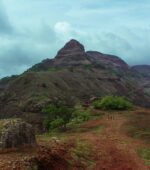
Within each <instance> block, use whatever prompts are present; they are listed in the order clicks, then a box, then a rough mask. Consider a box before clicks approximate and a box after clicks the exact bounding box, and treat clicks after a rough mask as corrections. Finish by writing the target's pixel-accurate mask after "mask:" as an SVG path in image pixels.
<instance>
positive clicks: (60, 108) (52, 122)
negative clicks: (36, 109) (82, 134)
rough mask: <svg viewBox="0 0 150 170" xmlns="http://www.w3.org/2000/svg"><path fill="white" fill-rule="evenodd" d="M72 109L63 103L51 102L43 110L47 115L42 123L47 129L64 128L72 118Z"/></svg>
mask: <svg viewBox="0 0 150 170" xmlns="http://www.w3.org/2000/svg"><path fill="white" fill-rule="evenodd" d="M73 111H74V109H73V108H69V107H67V106H64V105H58V104H51V105H49V106H48V107H46V108H45V109H43V112H45V113H47V114H48V115H47V116H46V118H45V121H44V124H45V126H46V128H47V129H48V130H50V129H55V128H60V129H64V130H65V129H66V125H67V123H69V122H70V120H71V119H72V114H73Z"/></svg>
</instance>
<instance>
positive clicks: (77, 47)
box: [56, 39, 85, 58]
mask: <svg viewBox="0 0 150 170" xmlns="http://www.w3.org/2000/svg"><path fill="white" fill-rule="evenodd" d="M83 53H85V50H84V46H83V45H82V44H80V43H79V42H78V41H77V40H74V39H72V40H70V41H69V42H68V43H66V44H65V46H64V47H63V48H62V49H60V50H59V51H58V53H57V56H56V58H61V57H66V56H69V55H78V54H83Z"/></svg>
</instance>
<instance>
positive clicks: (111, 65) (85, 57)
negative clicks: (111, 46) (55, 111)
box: [0, 40, 150, 117]
mask: <svg viewBox="0 0 150 170" xmlns="http://www.w3.org/2000/svg"><path fill="white" fill-rule="evenodd" d="M149 67H150V66H134V67H130V66H129V65H128V64H127V63H126V62H124V61H123V60H122V59H120V58H119V57H117V56H113V55H107V54H102V53H100V52H97V51H87V52H86V51H85V49H84V46H83V45H82V44H80V43H79V42H78V41H76V40H70V41H69V42H68V43H67V44H66V45H65V46H64V47H63V48H62V49H61V50H59V51H58V53H57V55H56V57H55V58H53V59H45V60H43V61H42V62H41V63H38V64H36V65H34V66H33V67H31V68H30V69H28V70H27V71H26V72H24V73H23V74H21V75H19V76H13V77H10V78H4V79H1V80H0V116H1V117H12V116H14V115H22V114H26V113H38V114H40V113H41V109H42V108H43V107H44V106H46V105H47V104H49V103H50V102H52V101H53V100H66V101H67V100H68V101H67V102H70V101H72V100H74V101H75V102H80V101H89V100H90V98H91V97H93V96H95V97H101V96H105V95H112V94H113V95H120V96H125V97H127V98H128V99H129V100H132V101H133V102H134V103H135V104H137V105H141V106H146V107H150V78H149V77H150V72H149Z"/></svg>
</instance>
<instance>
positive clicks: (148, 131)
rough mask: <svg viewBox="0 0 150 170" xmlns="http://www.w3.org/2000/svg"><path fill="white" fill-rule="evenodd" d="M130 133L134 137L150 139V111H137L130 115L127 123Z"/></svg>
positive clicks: (147, 140)
mask: <svg viewBox="0 0 150 170" xmlns="http://www.w3.org/2000/svg"><path fill="white" fill-rule="evenodd" d="M125 126H126V128H127V131H128V134H129V135H130V136H132V137H134V138H138V139H142V140H144V141H146V142H148V143H149V141H150V114H149V112H136V113H134V114H130V115H128V121H127V123H126V125H125Z"/></svg>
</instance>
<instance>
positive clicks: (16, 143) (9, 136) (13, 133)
mask: <svg viewBox="0 0 150 170" xmlns="http://www.w3.org/2000/svg"><path fill="white" fill-rule="evenodd" d="M25 145H28V146H29V145H31V146H34V145H36V138H35V133H34V130H33V128H32V125H30V124H28V123H26V122H24V121H22V120H12V121H8V122H7V123H6V124H5V125H4V127H3V129H2V130H1V139H0V148H18V147H21V146H25Z"/></svg>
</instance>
